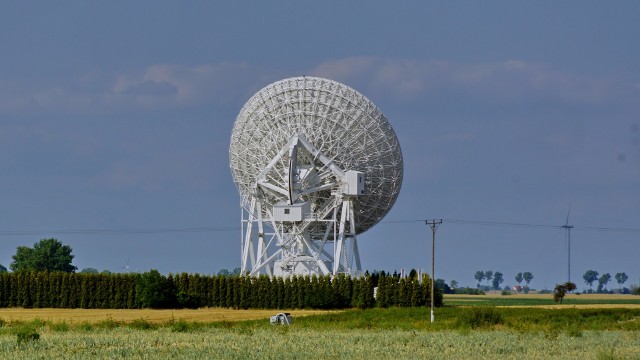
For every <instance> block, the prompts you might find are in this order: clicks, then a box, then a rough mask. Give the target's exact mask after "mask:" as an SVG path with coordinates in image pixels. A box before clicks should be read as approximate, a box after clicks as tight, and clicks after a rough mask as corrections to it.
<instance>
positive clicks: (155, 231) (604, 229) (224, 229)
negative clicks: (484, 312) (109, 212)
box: [0, 219, 640, 236]
mask: <svg viewBox="0 0 640 360" xmlns="http://www.w3.org/2000/svg"><path fill="white" fill-rule="evenodd" d="M424 221H425V219H407V220H388V221H381V222H380V224H388V225H393V224H406V223H424ZM442 221H443V223H447V224H457V225H470V226H497V227H515V228H526V229H555V230H559V229H563V228H564V227H563V226H562V225H551V224H530V223H513V222H504V221H484V220H466V219H442ZM239 230H240V227H239V226H210V227H184V228H178V227H177V228H122V229H49V230H47V229H44V230H0V236H36V235H44V234H50V235H128V234H172V233H207V232H227V231H229V232H230V231H239ZM573 230H578V231H599V232H622V233H640V228H618V227H611V226H574V227H573Z"/></svg>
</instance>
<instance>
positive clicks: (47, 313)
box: [0, 308, 329, 324]
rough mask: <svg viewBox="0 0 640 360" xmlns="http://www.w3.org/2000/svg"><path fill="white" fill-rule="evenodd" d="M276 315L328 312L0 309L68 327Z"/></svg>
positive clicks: (10, 316)
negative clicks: (111, 322)
mask: <svg viewBox="0 0 640 360" xmlns="http://www.w3.org/2000/svg"><path fill="white" fill-rule="evenodd" d="M279 312H288V313H291V316H293V317H298V316H305V315H312V314H325V313H329V311H326V310H233V309H225V308H202V309H177V310H151V309H133V310H131V309H22V308H8V309H7V308H5V309H0V319H2V320H4V321H9V322H10V321H31V320H35V319H40V320H43V321H50V322H62V321H65V322H67V323H69V324H78V323H84V322H88V323H98V322H101V321H106V320H111V321H117V322H124V323H128V322H131V321H134V320H140V319H142V320H145V321H147V322H150V323H166V322H169V321H172V320H176V321H177V320H184V321H189V322H216V321H242V320H256V319H269V316H271V315H275V314H277V313H279Z"/></svg>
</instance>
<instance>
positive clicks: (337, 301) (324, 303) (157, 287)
mask: <svg viewBox="0 0 640 360" xmlns="http://www.w3.org/2000/svg"><path fill="white" fill-rule="evenodd" d="M424 280H425V281H422V282H420V281H419V280H418V279H411V278H405V279H398V278H395V277H393V276H388V275H385V276H379V277H378V279H377V291H376V292H377V296H376V297H375V298H374V281H373V279H372V277H371V276H363V277H357V278H352V277H349V276H345V275H338V276H336V277H334V278H331V277H329V276H292V277H289V278H281V277H273V278H270V277H267V276H261V277H248V276H224V275H220V276H219V275H199V274H186V273H182V274H176V275H172V274H169V275H168V276H164V275H162V274H160V273H159V272H158V271H156V270H152V271H149V272H146V273H142V274H137V273H129V274H86V273H85V274H83V273H69V272H48V271H44V272H36V271H19V272H12V273H10V272H4V273H1V274H0V307H24V308H45V307H51V308H102V309H104V308H114V309H115V308H121V309H133V308H183V307H189V308H198V307H225V308H235V309H301V308H314V309H340V308H350V307H359V308H370V307H375V306H377V307H388V306H407V307H418V306H429V305H430V297H431V293H430V280H429V278H428V277H427V276H425V278H424ZM434 297H435V305H436V306H440V305H442V293H441V292H439V291H436V293H435V294H434Z"/></svg>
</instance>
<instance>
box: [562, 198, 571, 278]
mask: <svg viewBox="0 0 640 360" xmlns="http://www.w3.org/2000/svg"><path fill="white" fill-rule="evenodd" d="M569 213H571V204H569V211H567V220H566V221H565V222H564V225H562V227H563V228H564V230H565V238H566V240H567V281H568V282H571V229H573V225H569Z"/></svg>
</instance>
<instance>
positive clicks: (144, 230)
mask: <svg viewBox="0 0 640 360" xmlns="http://www.w3.org/2000/svg"><path fill="white" fill-rule="evenodd" d="M238 230H240V227H238V226H222V227H194V228H130V229H58V230H0V235H5V236H29V235H41V234H55V235H70V234H78V235H125V234H168V233H198V232H219V231H238Z"/></svg>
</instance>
